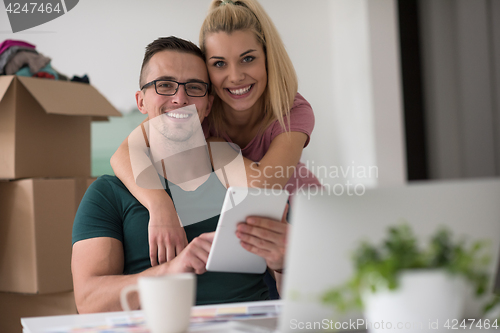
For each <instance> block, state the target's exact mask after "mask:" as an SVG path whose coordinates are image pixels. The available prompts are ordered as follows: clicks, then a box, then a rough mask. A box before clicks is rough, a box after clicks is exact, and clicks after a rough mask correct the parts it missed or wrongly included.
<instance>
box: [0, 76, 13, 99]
mask: <svg viewBox="0 0 500 333" xmlns="http://www.w3.org/2000/svg"><path fill="white" fill-rule="evenodd" d="M13 78H14V77H13V76H5V75H0V100H2V98H3V95H5V93H6V92H7V89H9V87H10V84H11V82H12V79H13Z"/></svg>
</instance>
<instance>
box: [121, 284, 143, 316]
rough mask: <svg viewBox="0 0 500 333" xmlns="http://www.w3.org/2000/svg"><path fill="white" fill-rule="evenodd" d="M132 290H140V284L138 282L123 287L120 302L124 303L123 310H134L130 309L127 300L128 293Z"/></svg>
mask: <svg viewBox="0 0 500 333" xmlns="http://www.w3.org/2000/svg"><path fill="white" fill-rule="evenodd" d="M132 291H137V292H139V286H138V285H137V284H131V285H128V286H126V287H125V288H123V289H122V291H121V292H120V303H121V305H122V309H123V311H132V310H131V309H130V306H129V304H128V300H127V295H128V294H129V293H131V292H132Z"/></svg>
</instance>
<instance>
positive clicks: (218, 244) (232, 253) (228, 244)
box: [206, 187, 289, 274]
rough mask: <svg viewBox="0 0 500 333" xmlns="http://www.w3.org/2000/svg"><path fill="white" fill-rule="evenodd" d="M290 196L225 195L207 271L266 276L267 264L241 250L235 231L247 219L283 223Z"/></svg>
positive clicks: (264, 192) (262, 192) (240, 190)
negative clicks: (264, 274) (259, 217)
mask: <svg viewBox="0 0 500 333" xmlns="http://www.w3.org/2000/svg"><path fill="white" fill-rule="evenodd" d="M288 196H289V194H288V192H287V191H285V190H272V189H260V188H244V187H230V188H229V189H228V190H227V192H226V197H225V199H224V204H223V205H222V212H221V215H220V218H219V223H218V225H217V230H216V231H215V236H214V241H213V243H212V248H211V250H210V253H209V255H208V261H207V266H206V267H207V271H212V272H231V273H255V274H261V273H264V272H265V270H266V267H267V265H266V261H265V260H264V258H262V257H259V256H258V255H256V254H253V253H251V252H249V251H247V250H245V249H244V248H243V247H242V246H241V244H240V240H239V239H238V237H236V234H235V233H236V227H237V225H238V223H241V222H244V221H245V220H246V218H247V217H248V216H262V217H266V218H270V219H274V220H278V221H280V220H281V218H282V216H283V212H284V210H285V206H286V202H287V199H288Z"/></svg>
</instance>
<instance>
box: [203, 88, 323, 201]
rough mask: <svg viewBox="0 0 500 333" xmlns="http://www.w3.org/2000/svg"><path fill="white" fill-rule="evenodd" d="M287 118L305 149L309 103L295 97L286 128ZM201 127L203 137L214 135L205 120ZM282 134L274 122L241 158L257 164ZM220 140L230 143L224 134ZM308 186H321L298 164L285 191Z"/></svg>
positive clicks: (311, 122) (310, 126)
mask: <svg viewBox="0 0 500 333" xmlns="http://www.w3.org/2000/svg"><path fill="white" fill-rule="evenodd" d="M288 117H289V118H290V131H291V132H302V133H305V134H306V135H307V140H306V143H305V144H304V147H306V146H307V145H308V144H309V139H310V136H311V133H312V131H313V128H314V114H313V110H312V108H311V105H310V104H309V102H307V101H306V100H305V99H304V97H302V95H300V94H299V93H297V95H296V96H295V99H294V101H293V105H292V108H291V109H290V113H289V114H288V115H287V116H285V119H284V120H285V126H287V127H288V120H287V118H288ZM202 127H203V131H204V133H205V137H207V138H208V137H210V136H214V135H215V133H214V130H213V128H209V125H208V122H207V120H206V119H205V121H204V122H203V124H202ZM284 132H285V130H284V129H283V128H282V127H281V125H280V123H279V122H278V121H277V120H276V121H275V122H274V123H272V124H271V125H269V127H267V129H266V130H265V131H264V132H263V133H259V134H258V135H256V136H255V137H254V138H253V139H252V141H250V142H249V143H248V144H247V146H246V147H244V148H243V149H242V150H241V152H242V154H243V156H244V157H246V158H248V159H250V160H252V161H254V162H259V161H260V160H261V159H262V158H263V157H264V155H265V154H266V153H267V151H268V150H269V146H270V145H271V142H272V141H273V140H274V138H275V137H276V136H278V135H279V134H281V133H284ZM222 138H224V140H226V141H228V142H232V141H231V138H230V137H229V136H228V135H227V134H226V133H223V134H222ZM283 172H284V173H285V172H286V170H283ZM310 185H313V186H321V184H320V182H319V181H318V179H317V178H316V177H315V176H314V174H313V173H312V172H310V171H309V170H308V169H307V168H306V166H305V165H304V163H302V162H299V163H298V164H297V169H296V170H295V172H294V174H293V175H292V177H291V178H290V179H289V181H288V183H287V184H286V185H285V190H287V191H288V192H290V193H291V194H292V193H294V192H296V191H297V190H298V189H299V188H302V187H304V189H305V188H306V187H308V186H310Z"/></svg>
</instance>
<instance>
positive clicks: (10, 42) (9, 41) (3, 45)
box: [0, 39, 35, 54]
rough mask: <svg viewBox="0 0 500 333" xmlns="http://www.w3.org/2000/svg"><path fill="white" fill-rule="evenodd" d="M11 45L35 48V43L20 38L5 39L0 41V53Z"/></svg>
mask: <svg viewBox="0 0 500 333" xmlns="http://www.w3.org/2000/svg"><path fill="white" fill-rule="evenodd" d="M11 46H23V47H29V48H32V49H34V48H35V45H33V44H30V43H26V42H23V41H22V40H14V39H6V40H5V41H3V42H2V43H0V54H2V53H3V52H4V51H5V50H7V49H8V48H9V47H11Z"/></svg>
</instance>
